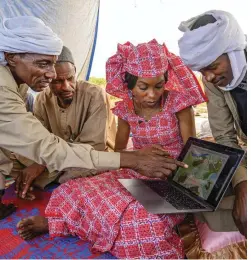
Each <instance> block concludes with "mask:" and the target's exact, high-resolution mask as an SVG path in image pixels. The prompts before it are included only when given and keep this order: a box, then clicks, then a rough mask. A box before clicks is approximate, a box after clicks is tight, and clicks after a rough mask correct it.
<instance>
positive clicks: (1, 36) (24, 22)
mask: <svg viewBox="0 0 251 260" xmlns="http://www.w3.org/2000/svg"><path fill="white" fill-rule="evenodd" d="M62 47H63V43H62V41H61V39H60V38H59V37H58V36H57V35H56V34H55V33H54V32H53V31H52V30H51V28H50V27H48V26H46V25H45V24H44V22H43V21H42V20H40V19H38V18H36V17H33V16H19V17H14V18H3V19H2V21H1V22H0V65H4V66H5V65H6V60H5V57H4V52H9V53H37V54H46V55H59V54H60V53H61V51H62Z"/></svg>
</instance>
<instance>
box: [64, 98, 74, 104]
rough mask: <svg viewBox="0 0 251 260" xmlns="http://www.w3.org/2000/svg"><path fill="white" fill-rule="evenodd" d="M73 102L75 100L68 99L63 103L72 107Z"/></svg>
mask: <svg viewBox="0 0 251 260" xmlns="http://www.w3.org/2000/svg"><path fill="white" fill-rule="evenodd" d="M72 100H73V98H67V99H64V100H63V102H64V104H65V105H70V104H71V102H72Z"/></svg>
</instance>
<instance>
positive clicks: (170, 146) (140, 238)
mask: <svg viewBox="0 0 251 260" xmlns="http://www.w3.org/2000/svg"><path fill="white" fill-rule="evenodd" d="M106 74H107V92H108V93H109V94H111V95H114V96H116V97H119V98H121V99H122V101H120V102H118V103H117V104H116V106H115V108H114V109H113V112H114V113H115V114H116V115H117V116H118V118H119V119H118V120H119V121H118V134H117V137H116V149H117V150H122V149H125V148H126V146H127V142H128V138H129V134H130V132H131V133H132V136H133V137H132V141H133V146H134V149H140V148H144V147H146V149H147V146H150V145H153V144H155V145H158V147H156V149H157V150H160V149H162V148H163V149H165V150H166V151H167V152H168V154H169V156H171V157H173V158H176V157H177V156H178V155H179V153H180V151H181V149H182V147H183V145H184V143H185V142H186V140H187V139H188V137H189V136H194V135H195V126H194V118H193V111H192V108H191V106H192V105H196V104H199V103H202V102H204V101H205V97H204V94H203V92H202V91H201V89H200V85H199V83H198V82H197V80H196V78H195V76H194V74H193V73H192V72H191V71H190V70H189V69H188V68H187V67H186V66H185V65H184V64H183V62H182V61H181V60H180V58H179V57H177V56H175V55H174V54H172V53H170V52H169V51H168V50H167V48H166V47H165V45H160V44H158V43H157V41H156V40H152V41H150V42H148V43H144V44H139V45H137V46H134V45H132V44H131V43H129V42H128V43H126V44H124V45H120V44H119V45H118V50H117V53H116V54H115V55H114V56H112V57H111V58H109V59H108V61H107V63H106ZM160 146H161V147H162V148H159V147H160ZM120 178H147V177H146V176H143V175H141V174H140V173H137V172H135V171H133V170H129V169H121V170H117V171H110V172H106V173H102V174H99V175H97V176H95V177H90V178H80V179H76V180H71V181H69V182H67V183H65V184H62V185H61V186H60V187H58V188H57V189H56V190H54V192H53V193H52V196H51V199H50V201H49V204H48V206H47V208H46V212H45V213H46V218H44V217H38V218H37V219H35V220H34V218H33V219H32V218H30V219H26V220H23V221H21V222H20V223H19V224H18V228H19V229H25V232H23V234H24V235H21V236H22V237H24V238H26V239H27V238H28V239H29V238H32V237H34V236H35V235H37V234H39V233H41V232H48V231H49V233H50V235H51V236H67V235H74V236H78V237H79V238H80V239H83V240H88V241H89V242H90V243H91V245H92V250H97V251H100V252H106V251H109V252H110V253H112V254H113V255H114V256H116V257H118V258H166V259H167V258H169V259H178V258H179V259H180V258H183V257H184V252H183V246H182V243H181V240H180V238H179V236H178V235H177V233H176V232H175V230H174V227H175V226H176V225H177V224H178V223H180V222H181V221H182V220H183V218H184V215H182V214H181V215H178V214H169V215H168V214H151V213H149V212H147V211H146V210H145V209H144V208H143V206H142V205H141V204H140V203H139V202H138V201H136V200H135V199H134V198H133V197H132V196H131V195H130V193H129V192H128V191H127V190H126V189H125V188H124V187H123V186H122V185H121V184H120V183H119V182H118V180H117V179H120ZM35 218H36V217H35ZM28 226H29V227H30V228H27V227H28Z"/></svg>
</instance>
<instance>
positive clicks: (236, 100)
mask: <svg viewBox="0 0 251 260" xmlns="http://www.w3.org/2000/svg"><path fill="white" fill-rule="evenodd" d="M179 29H180V30H181V31H182V32H184V34H183V36H182V37H181V39H180V40H179V48H180V56H181V58H182V59H183V61H184V62H185V64H186V65H187V66H188V67H190V68H191V69H192V70H194V71H200V72H201V73H202V74H203V76H204V83H205V86H206V88H205V90H206V94H207V96H208V100H209V101H208V117H209V123H210V127H211V130H212V134H213V137H214V138H215V140H216V142H217V143H220V144H223V145H227V146H231V147H235V148H241V147H240V146H239V143H238V139H237V137H238V138H239V139H240V140H241V141H242V142H243V143H244V144H247V61H246V46H247V42H246V36H245V35H244V33H243V31H242V29H241V28H240V26H239V24H238V23H237V21H236V20H235V18H234V17H233V15H232V14H230V13H228V12H225V11H218V10H212V11H208V12H206V13H204V14H201V15H199V16H197V17H193V18H191V19H189V20H187V21H185V22H182V23H181V24H180V26H179ZM232 187H233V188H234V194H235V199H234V201H232V205H231V203H229V207H228V208H229V210H228V211H227V210H225V211H224V215H225V217H223V211H221V210H219V211H218V212H215V213H214V214H210V213H205V214H203V215H204V217H205V219H206V220H207V223H208V224H209V226H210V227H211V229H213V230H216V231H232V230H237V228H238V229H239V231H240V232H241V233H242V234H243V235H245V236H247V164H246V158H245V159H244V160H243V162H242V164H241V166H240V167H239V168H238V169H237V171H236V173H235V176H234V178H233V181H232ZM232 194H233V193H232ZM229 201H230V200H229ZM223 202H224V200H223ZM225 206H226V203H225ZM231 207H232V208H233V210H232V211H230V209H231ZM227 214H228V216H229V218H228V217H227ZM231 215H232V216H231ZM232 217H233V218H232ZM232 220H234V223H235V224H234V223H233V221H232Z"/></svg>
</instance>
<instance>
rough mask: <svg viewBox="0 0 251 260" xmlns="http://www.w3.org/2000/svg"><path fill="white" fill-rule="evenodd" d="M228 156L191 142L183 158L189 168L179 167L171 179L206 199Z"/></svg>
mask: <svg viewBox="0 0 251 260" xmlns="http://www.w3.org/2000/svg"><path fill="white" fill-rule="evenodd" d="M228 158H229V156H228V155H225V154H221V153H218V152H215V151H212V150H208V149H205V148H202V147H198V146H196V145H193V144H192V145H191V146H190V147H189V150H188V151H187V153H186V155H185V158H184V159H183V162H185V163H186V164H187V165H188V166H189V168H187V169H185V168H179V169H178V171H177V172H176V174H175V176H174V178H173V180H174V181H175V182H177V183H179V184H180V185H181V186H183V187H185V188H187V189H189V190H190V191H192V192H193V193H195V194H196V195H198V196H200V197H201V198H202V199H204V200H207V199H208V197H209V195H210V193H211V191H212V189H213V187H214V185H215V183H216V182H217V180H218V178H219V176H220V174H221V172H222V169H223V168H224V166H225V165H226V162H227V160H228Z"/></svg>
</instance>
